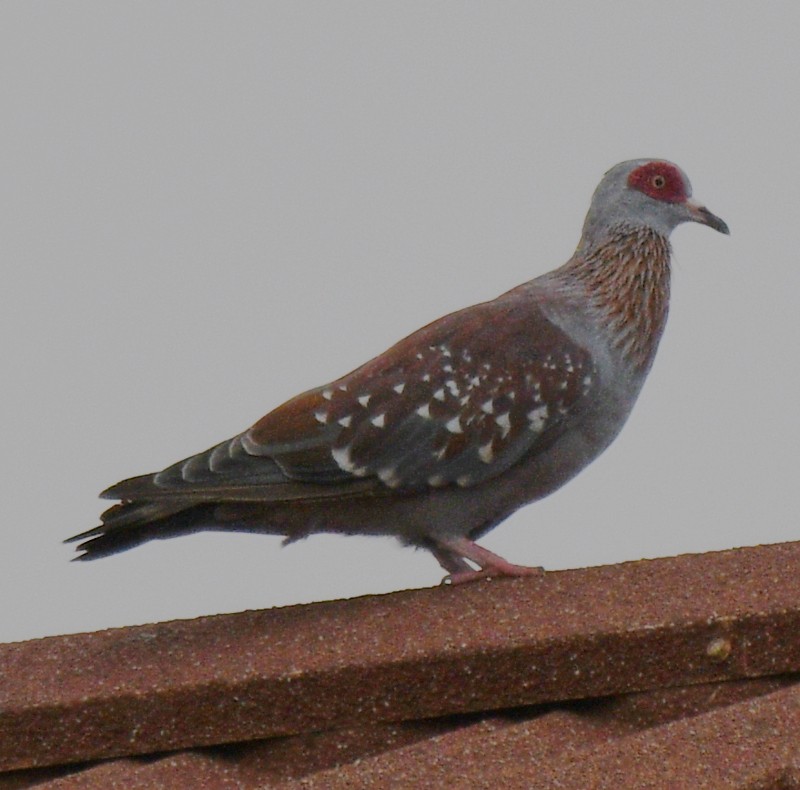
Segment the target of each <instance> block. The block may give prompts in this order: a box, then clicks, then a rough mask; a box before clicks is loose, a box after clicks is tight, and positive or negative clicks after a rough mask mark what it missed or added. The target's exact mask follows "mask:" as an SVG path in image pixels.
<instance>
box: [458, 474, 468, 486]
mask: <svg viewBox="0 0 800 790" xmlns="http://www.w3.org/2000/svg"><path fill="white" fill-rule="evenodd" d="M456 483H457V484H458V485H459V486H461V488H466V487H467V486H468V485H471V484H472V478H471V477H470V476H469V475H461V477H457V478H456Z"/></svg>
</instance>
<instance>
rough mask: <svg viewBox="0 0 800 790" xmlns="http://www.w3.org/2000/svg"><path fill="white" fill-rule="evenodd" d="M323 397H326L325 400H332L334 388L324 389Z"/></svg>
mask: <svg viewBox="0 0 800 790" xmlns="http://www.w3.org/2000/svg"><path fill="white" fill-rule="evenodd" d="M322 397H323V398H325V400H330V399H331V398H332V397H333V390H332V389H324V390H322Z"/></svg>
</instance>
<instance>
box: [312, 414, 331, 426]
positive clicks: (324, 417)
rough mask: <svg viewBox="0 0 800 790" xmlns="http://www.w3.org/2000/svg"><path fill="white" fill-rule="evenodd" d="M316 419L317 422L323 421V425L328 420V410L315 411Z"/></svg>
mask: <svg viewBox="0 0 800 790" xmlns="http://www.w3.org/2000/svg"><path fill="white" fill-rule="evenodd" d="M314 419H315V420H316V421H317V422H321V423H322V424H323V425H325V423H327V422H328V412H326V411H315V412H314Z"/></svg>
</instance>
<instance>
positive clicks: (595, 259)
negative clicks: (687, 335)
mask: <svg viewBox="0 0 800 790" xmlns="http://www.w3.org/2000/svg"><path fill="white" fill-rule="evenodd" d="M670 252H671V250H670V244H669V241H667V239H666V238H665V237H664V236H662V235H661V234H659V233H657V232H656V231H654V230H652V229H651V228H647V227H631V226H626V225H618V226H615V227H612V228H611V229H610V230H609V232H608V234H607V236H606V237H605V239H604V240H602V241H600V242H599V243H598V244H596V245H594V246H593V247H592V248H590V249H589V250H588V251H586V252H585V253H584V254H583V255H576V256H575V257H574V258H573V259H572V260H571V261H570V262H569V263H568V264H567V265H566V266H565V267H564V269H565V270H567V271H568V272H569V275H570V276H571V277H573V278H574V279H575V280H576V281H578V282H579V283H581V284H582V285H583V286H584V287H585V288H586V293H587V294H588V295H589V297H590V299H591V301H592V302H593V304H594V306H595V308H596V309H597V310H598V312H599V313H600V314H601V316H602V317H603V319H604V320H606V321H607V322H608V327H609V328H610V329H611V330H612V332H611V334H612V345H613V346H614V347H615V348H617V349H618V350H619V351H620V353H621V354H622V355H623V356H624V357H625V358H626V359H627V360H628V361H629V362H630V363H631V364H632V365H633V366H634V367H635V368H636V369H637V370H640V371H647V369H649V367H650V365H651V364H652V362H653V357H654V355H655V352H656V349H657V348H658V342H659V340H660V339H661V334H662V332H663V331H664V325H665V323H666V320H667V312H668V309H669V286H670ZM565 273H566V272H565Z"/></svg>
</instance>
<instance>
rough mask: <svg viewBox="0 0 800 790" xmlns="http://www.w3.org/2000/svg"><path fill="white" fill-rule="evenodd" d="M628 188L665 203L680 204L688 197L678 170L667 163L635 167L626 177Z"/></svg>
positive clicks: (653, 163) (650, 163)
mask: <svg viewBox="0 0 800 790" xmlns="http://www.w3.org/2000/svg"><path fill="white" fill-rule="evenodd" d="M628 186H629V187H631V188H632V189H638V190H639V192H644V194H645V195H647V196H648V197H651V198H653V199H654V200H663V201H664V202H666V203H682V202H683V201H684V200H686V199H687V198H688V197H689V195H687V194H686V185H685V183H684V180H683V176H682V175H681V172H680V170H678V168H677V167H675V165H671V164H670V163H669V162H648V163H647V164H646V165H642V166H641V167H637V168H636V170H633V171H632V172H631V174H630V175H629V176H628Z"/></svg>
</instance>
